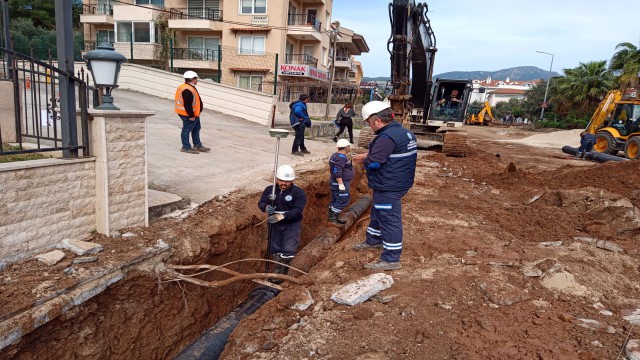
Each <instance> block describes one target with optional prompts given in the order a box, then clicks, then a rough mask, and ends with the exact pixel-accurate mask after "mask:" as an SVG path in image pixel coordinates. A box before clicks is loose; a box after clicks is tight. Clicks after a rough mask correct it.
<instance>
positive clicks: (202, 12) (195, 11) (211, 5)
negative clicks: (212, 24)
mask: <svg viewBox="0 0 640 360" xmlns="http://www.w3.org/2000/svg"><path fill="white" fill-rule="evenodd" d="M187 11H188V14H189V16H190V17H196V18H201V19H209V20H220V0H189V3H188V10H187Z"/></svg>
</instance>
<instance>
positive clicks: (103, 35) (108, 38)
mask: <svg viewBox="0 0 640 360" xmlns="http://www.w3.org/2000/svg"><path fill="white" fill-rule="evenodd" d="M115 38H116V36H115V32H114V31H113V30H98V31H97V32H96V43H97V44H98V45H100V44H102V43H103V42H110V43H113V42H114V41H115Z"/></svg>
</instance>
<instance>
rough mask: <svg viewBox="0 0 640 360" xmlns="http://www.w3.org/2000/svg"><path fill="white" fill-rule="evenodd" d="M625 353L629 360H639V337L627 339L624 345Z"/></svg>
mask: <svg viewBox="0 0 640 360" xmlns="http://www.w3.org/2000/svg"><path fill="white" fill-rule="evenodd" d="M624 352H625V355H627V359H629V360H640V339H629V341H627V345H626V346H625V347H624Z"/></svg>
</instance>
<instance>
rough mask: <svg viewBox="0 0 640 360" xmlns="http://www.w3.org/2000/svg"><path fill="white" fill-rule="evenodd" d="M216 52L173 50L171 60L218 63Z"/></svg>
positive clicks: (207, 50) (185, 49)
mask: <svg viewBox="0 0 640 360" xmlns="http://www.w3.org/2000/svg"><path fill="white" fill-rule="evenodd" d="M218 55H219V54H218V50H211V49H188V48H174V49H173V58H174V59H176V60H204V61H218Z"/></svg>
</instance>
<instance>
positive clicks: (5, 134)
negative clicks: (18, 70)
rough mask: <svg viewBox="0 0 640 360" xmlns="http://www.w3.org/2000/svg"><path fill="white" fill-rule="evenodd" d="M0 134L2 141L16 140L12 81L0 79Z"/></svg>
mask: <svg viewBox="0 0 640 360" xmlns="http://www.w3.org/2000/svg"><path fill="white" fill-rule="evenodd" d="M0 94H5V95H6V96H0V134H2V142H5V143H14V142H16V112H15V104H14V98H13V96H11V95H13V82H12V81H0Z"/></svg>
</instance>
